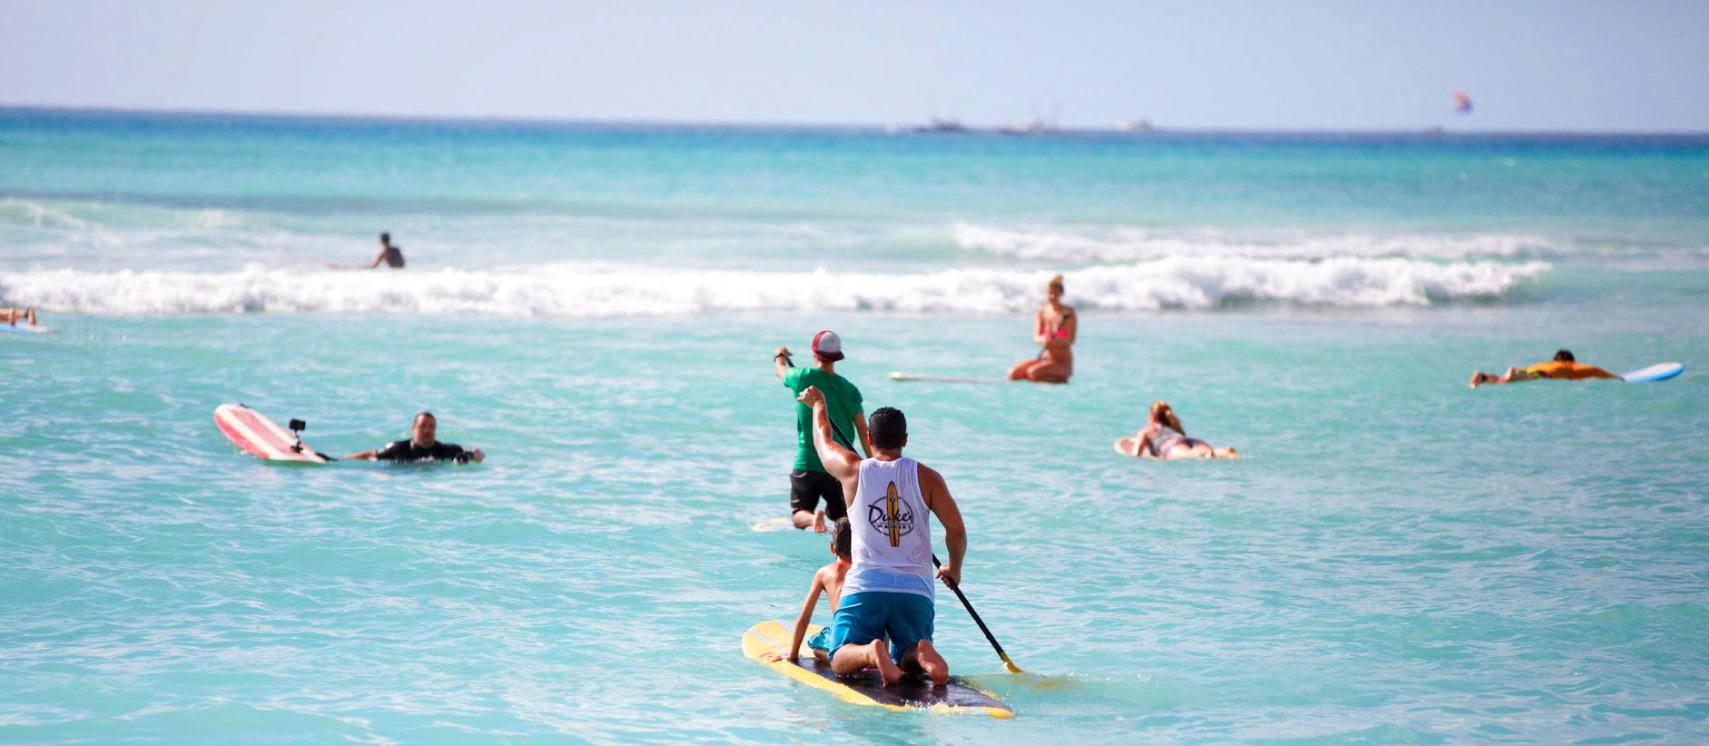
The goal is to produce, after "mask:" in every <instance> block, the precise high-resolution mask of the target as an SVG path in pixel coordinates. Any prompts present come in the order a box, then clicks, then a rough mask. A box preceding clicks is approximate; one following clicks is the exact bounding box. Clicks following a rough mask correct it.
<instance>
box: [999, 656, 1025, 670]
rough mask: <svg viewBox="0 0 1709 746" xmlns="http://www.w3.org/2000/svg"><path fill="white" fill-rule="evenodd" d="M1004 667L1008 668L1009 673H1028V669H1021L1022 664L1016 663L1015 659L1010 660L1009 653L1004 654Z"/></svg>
mask: <svg viewBox="0 0 1709 746" xmlns="http://www.w3.org/2000/svg"><path fill="white" fill-rule="evenodd" d="M1003 668H1006V669H1008V670H1009V673H1026V671H1022V670H1021V667H1020V666H1017V665H1015V662H1014V661H1012V660H1009V656H1007V655H1005V656H1003Z"/></svg>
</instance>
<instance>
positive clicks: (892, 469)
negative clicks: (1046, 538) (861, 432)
mask: <svg viewBox="0 0 1709 746" xmlns="http://www.w3.org/2000/svg"><path fill="white" fill-rule="evenodd" d="M799 401H800V402H801V403H802V404H803V405H806V406H809V407H812V408H813V447H814V449H815V450H817V452H818V454H819V460H820V461H821V462H822V463H824V465H825V470H826V471H827V472H829V473H830V475H831V476H833V477H836V478H837V481H839V482H841V483H842V488H843V500H844V502H845V504H846V505H847V506H848V511H849V513H850V514H851V517H850V519H849V525H850V526H851V527H852V532H853V537H852V538H851V541H850V550H851V551H850V557H851V558H852V560H853V561H852V563H851V564H850V566H849V572H848V575H847V576H846V577H845V578H844V579H843V593H842V598H841V599H840V603H839V605H838V606H837V613H836V615H835V616H834V617H833V619H832V622H831V670H832V671H834V672H836V674H837V675H839V676H848V675H850V674H856V673H859V672H860V671H861V670H862V669H865V668H868V667H871V668H876V669H878V674H879V676H880V677H881V678H883V680H884V683H885V684H894V683H896V682H898V681H900V680H901V679H902V673H903V670H904V669H906V670H909V671H923V672H925V674H926V675H927V676H930V677H931V679H932V682H933V683H936V684H938V685H939V686H942V685H944V684H947V683H949V664H948V663H946V662H945V661H944V659H943V656H942V655H939V654H938V651H937V649H936V648H934V647H932V625H933V622H934V621H935V618H936V615H937V609H936V606H935V605H934V592H935V587H936V584H935V583H934V582H933V581H934V579H936V578H942V579H944V581H945V582H947V583H952V584H959V583H960V582H961V560H962V557H963V556H964V555H966V554H967V529H966V527H965V526H964V525H962V522H961V509H960V508H958V507H957V506H956V504H955V498H953V497H951V496H950V494H949V486H948V485H946V484H944V478H943V475H941V474H938V473H937V472H936V471H933V470H932V469H929V468H927V467H926V466H925V465H924V464H921V463H920V462H918V461H915V460H913V459H911V458H906V457H904V456H903V455H902V448H903V447H904V446H906V445H907V444H908V420H907V418H905V417H903V416H902V413H901V412H900V411H898V410H896V409H894V408H892V407H881V408H879V409H877V410H875V411H874V412H873V413H872V418H871V420H872V421H871V423H870V427H869V428H868V431H869V432H871V433H872V448H873V450H874V451H876V455H874V456H873V457H872V458H869V459H866V460H864V461H863V460H861V458H860V457H859V456H856V455H855V453H854V451H852V450H849V449H848V448H845V447H844V446H843V445H842V444H841V443H838V442H837V441H836V439H835V438H833V437H832V435H831V421H830V418H829V417H828V415H827V413H826V407H825V396H824V394H821V393H820V392H819V389H817V388H814V387H812V386H809V387H807V389H806V390H804V391H802V392H801V398H800V399H799ZM927 511H931V513H932V515H935V516H937V517H938V523H939V524H940V525H942V526H943V530H944V544H945V546H947V547H948V549H949V562H947V563H945V564H944V565H943V567H942V568H941V569H939V570H938V571H937V572H936V573H933V572H932V530H931V521H930V518H929V517H928V516H927V515H926V512H927ZM886 639H888V640H889V641H890V646H889V650H885V644H884V643H885V640H886Z"/></svg>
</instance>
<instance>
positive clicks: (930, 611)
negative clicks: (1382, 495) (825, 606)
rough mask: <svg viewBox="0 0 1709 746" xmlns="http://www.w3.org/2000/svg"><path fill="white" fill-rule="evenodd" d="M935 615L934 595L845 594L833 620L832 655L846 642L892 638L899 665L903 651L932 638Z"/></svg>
mask: <svg viewBox="0 0 1709 746" xmlns="http://www.w3.org/2000/svg"><path fill="white" fill-rule="evenodd" d="M936 617H937V607H936V606H935V605H933V603H932V598H931V597H930V596H922V595H920V594H918V593H892V592H889V591H862V592H860V593H854V594H850V595H847V596H843V598H842V600H841V601H839V602H838V604H837V615H836V617H835V618H833V619H832V620H831V655H832V656H835V655H836V654H837V650H839V649H841V648H842V647H843V646H844V645H865V644H867V643H870V642H872V641H873V640H881V639H884V638H889V639H890V659H891V660H893V661H896V662H897V663H898V664H900V663H901V662H902V654H903V653H906V652H908V651H910V650H913V649H914V646H915V645H918V644H920V641H921V640H931V639H932V621H933V620H934V619H935V618H936Z"/></svg>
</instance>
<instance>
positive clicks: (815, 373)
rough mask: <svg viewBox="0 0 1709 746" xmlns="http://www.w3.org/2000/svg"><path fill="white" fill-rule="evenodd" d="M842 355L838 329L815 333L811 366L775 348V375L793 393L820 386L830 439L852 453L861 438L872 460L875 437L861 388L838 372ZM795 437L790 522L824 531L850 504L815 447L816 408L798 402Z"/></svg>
mask: <svg viewBox="0 0 1709 746" xmlns="http://www.w3.org/2000/svg"><path fill="white" fill-rule="evenodd" d="M841 359H843V341H842V339H841V338H839V337H838V336H837V333H836V332H832V331H823V332H819V333H818V334H815V335H813V367H810V368H807V367H803V368H797V367H795V365H794V363H793V362H792V361H791V360H790V359H789V348H787V347H779V348H777V354H776V355H773V356H772V363H773V365H774V367H775V368H776V369H777V377H778V378H779V379H781V380H782V381H783V385H784V386H787V387H789V390H790V391H791V392H793V393H794V395H795V396H799V395H800V394H801V392H802V391H805V390H806V389H807V387H809V386H815V387H818V389H819V391H821V392H823V393H824V395H825V411H826V413H827V414H828V415H830V420H831V437H832V438H834V439H835V440H836V441H837V442H838V443H841V444H842V445H843V447H844V448H847V449H849V450H851V451H852V450H854V448H855V446H854V439H856V438H858V439H859V440H860V447H861V450H862V451H864V452H865V453H866V456H867V458H872V436H870V435H868V434H867V432H866V413H865V412H862V411H861V408H860V389H857V388H855V385H854V384H852V383H849V381H848V379H847V378H843V377H842V376H839V375H837V371H836V364H837V361H838V360H841ZM792 398H793V397H792ZM795 439H796V447H795V467H794V471H791V472H790V473H789V510H790V516H789V520H790V522H792V523H794V524H795V527H796V528H807V527H808V526H812V527H813V530H814V531H818V532H820V533H823V532H824V531H825V520H826V519H827V518H828V519H830V520H832V521H835V520H837V519H838V518H841V517H843V516H845V515H848V505H847V503H845V502H843V485H842V483H841V482H838V481H837V478H836V477H833V476H831V475H830V474H827V473H825V465H824V464H822V463H820V462H819V453H818V451H817V450H815V449H814V447H813V409H812V408H811V407H808V406H805V405H803V404H800V403H797V404H796V405H795ZM820 498H824V500H825V509H824V511H823V512H820V511H819V510H818V506H819V499H820Z"/></svg>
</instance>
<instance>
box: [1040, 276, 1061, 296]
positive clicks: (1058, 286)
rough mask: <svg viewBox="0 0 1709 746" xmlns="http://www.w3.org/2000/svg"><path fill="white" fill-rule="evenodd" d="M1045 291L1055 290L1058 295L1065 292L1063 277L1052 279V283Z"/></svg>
mask: <svg viewBox="0 0 1709 746" xmlns="http://www.w3.org/2000/svg"><path fill="white" fill-rule="evenodd" d="M1044 289H1045V290H1055V291H1056V292H1058V293H1061V292H1063V290H1062V275H1057V276H1055V277H1052V278H1050V283H1049V284H1047V285H1045V286H1044Z"/></svg>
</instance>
